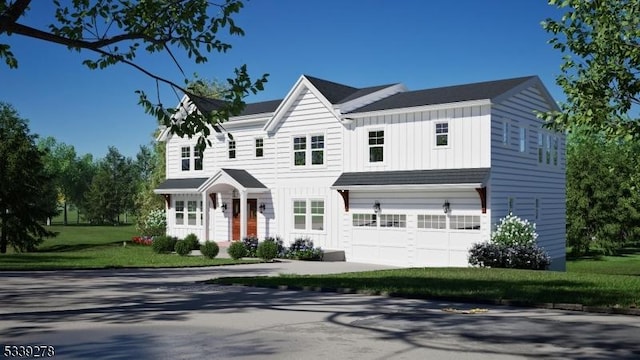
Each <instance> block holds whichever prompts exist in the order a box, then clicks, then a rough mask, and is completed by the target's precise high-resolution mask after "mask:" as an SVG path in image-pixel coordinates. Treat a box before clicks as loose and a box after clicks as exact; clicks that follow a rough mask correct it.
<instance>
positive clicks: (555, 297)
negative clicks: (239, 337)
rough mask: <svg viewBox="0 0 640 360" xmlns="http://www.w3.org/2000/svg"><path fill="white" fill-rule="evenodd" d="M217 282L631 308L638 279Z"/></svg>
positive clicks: (501, 275) (515, 273)
mask: <svg viewBox="0 0 640 360" xmlns="http://www.w3.org/2000/svg"><path fill="white" fill-rule="evenodd" d="M211 282H212V283H217V284H246V285H255V286H281V285H286V286H290V287H293V288H305V287H308V288H326V289H350V290H352V291H365V292H368V293H373V294H390V295H394V296H401V297H410V298H436V299H438V298H439V299H449V300H458V301H470V302H474V301H482V302H485V301H486V302H499V301H502V300H509V301H512V302H515V303H520V304H530V305H535V304H543V303H567V304H582V305H585V306H604V307H623V308H630V307H631V308H633V307H637V306H639V305H640V277H638V276H629V275H604V274H589V273H571V272H568V273H562V272H550V271H530V270H511V269H484V268H412V269H393V270H382V271H370V272H361V273H348V274H336V275H314V276H297V275H281V276H278V277H269V278H268V277H255V278H222V279H214V280H211Z"/></svg>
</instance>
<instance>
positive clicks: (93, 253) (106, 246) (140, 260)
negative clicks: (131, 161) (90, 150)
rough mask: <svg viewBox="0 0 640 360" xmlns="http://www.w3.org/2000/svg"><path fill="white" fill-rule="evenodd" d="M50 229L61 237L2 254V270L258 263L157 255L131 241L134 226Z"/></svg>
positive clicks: (79, 226) (0, 256) (0, 259)
mask: <svg viewBox="0 0 640 360" xmlns="http://www.w3.org/2000/svg"><path fill="white" fill-rule="evenodd" d="M48 229H50V230H52V231H55V232H59V235H58V236H57V237H55V238H52V239H47V240H45V242H44V243H42V244H41V245H40V246H39V248H38V251H37V252H32V253H8V254H4V255H1V254H0V270H54V269H103V268H121V267H187V266H215V265H226V264H240V263H247V262H255V261H241V260H238V261H234V260H231V259H217V258H216V259H207V258H205V257H203V256H178V255H176V254H156V253H154V252H153V250H151V247H150V246H142V245H135V244H133V243H132V242H131V237H132V236H134V235H136V231H135V227H134V226H133V225H126V226H82V225H78V226H74V225H70V226H56V225H54V226H51V227H48ZM125 242H126V246H124V244H123V243H125Z"/></svg>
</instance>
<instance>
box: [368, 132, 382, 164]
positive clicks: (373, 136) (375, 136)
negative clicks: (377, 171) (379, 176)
mask: <svg viewBox="0 0 640 360" xmlns="http://www.w3.org/2000/svg"><path fill="white" fill-rule="evenodd" d="M382 161H384V130H375V131H369V162H371V163H374V162H382Z"/></svg>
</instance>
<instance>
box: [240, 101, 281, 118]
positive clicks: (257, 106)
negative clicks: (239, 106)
mask: <svg viewBox="0 0 640 360" xmlns="http://www.w3.org/2000/svg"><path fill="white" fill-rule="evenodd" d="M281 102H282V99H279V100H269V101H262V102H257V103H251V104H247V106H245V107H244V110H242V112H241V113H240V115H239V116H245V115H255V114H264V113H272V112H274V111H276V109H277V108H278V106H279V105H280V103H281Z"/></svg>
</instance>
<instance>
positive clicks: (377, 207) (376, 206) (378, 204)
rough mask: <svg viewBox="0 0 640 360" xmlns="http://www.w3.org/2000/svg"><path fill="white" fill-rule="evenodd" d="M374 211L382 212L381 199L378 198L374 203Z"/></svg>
mask: <svg viewBox="0 0 640 360" xmlns="http://www.w3.org/2000/svg"><path fill="white" fill-rule="evenodd" d="M373 212H375V213H376V214H377V213H379V212H380V201H378V200H376V202H374V203H373Z"/></svg>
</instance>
